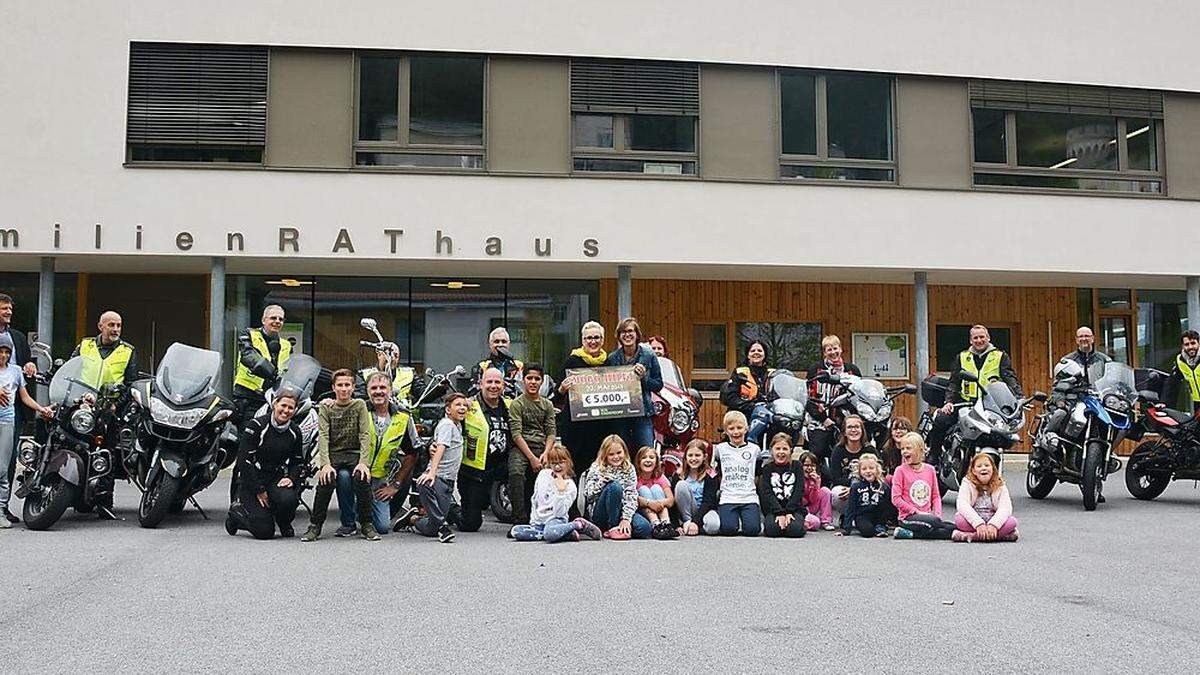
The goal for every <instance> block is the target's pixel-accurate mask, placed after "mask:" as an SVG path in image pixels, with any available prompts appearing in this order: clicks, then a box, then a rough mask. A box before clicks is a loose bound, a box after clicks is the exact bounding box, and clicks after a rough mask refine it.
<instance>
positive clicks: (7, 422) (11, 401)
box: [0, 333, 50, 528]
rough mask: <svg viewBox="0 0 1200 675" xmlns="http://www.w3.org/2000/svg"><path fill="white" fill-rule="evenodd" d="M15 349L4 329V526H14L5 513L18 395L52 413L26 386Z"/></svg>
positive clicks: (0, 381)
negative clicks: (13, 360)
mask: <svg viewBox="0 0 1200 675" xmlns="http://www.w3.org/2000/svg"><path fill="white" fill-rule="evenodd" d="M14 351H15V348H14V347H13V341H12V337H10V336H9V335H8V333H0V528H8V527H12V523H11V522H10V521H9V520H8V518H6V517H4V515H2V514H7V513H8V496H9V491H10V487H11V486H10V485H9V483H8V464H9V462H11V461H12V453H13V448H15V447H16V444H17V443H16V433H17V424H16V419H17V409H16V403H17V399H18V398H20V399H21V403H23V404H24V405H25V406H27V407H29V408H30V409H31V410H35V411H37V413H38V414H39V415H41V416H43V417H48V416H49V415H50V409H49V408H46V407H43V406H41V405H39V404H38V402H37V401H35V400H34V399H33V397H32V396H30V395H29V392H28V391H26V390H25V374H24V373H23V372H21V367H20V366H18V365H16V364H14V363H12V355H13V352H14ZM14 518H15V516H14Z"/></svg>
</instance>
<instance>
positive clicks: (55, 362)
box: [54, 359, 66, 368]
mask: <svg viewBox="0 0 1200 675" xmlns="http://www.w3.org/2000/svg"><path fill="white" fill-rule="evenodd" d="M64 363H66V361H63V360H62V359H54V367H55V368H59V367H61V366H62V364H64Z"/></svg>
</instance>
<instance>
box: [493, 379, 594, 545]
mask: <svg viewBox="0 0 1200 675" xmlns="http://www.w3.org/2000/svg"><path fill="white" fill-rule="evenodd" d="M545 372H546V371H545V370H543V369H542V367H541V366H539V365H538V364H536V363H531V364H529V365H527V366H525V370H524V371H523V373H524V375H523V377H522V378H521V384H522V386H523V387H524V388H525V391H524V393H522V394H521V395H520V396H518V397H517V398H516V399H515V400H513V402H512V403H511V404H510V405H509V406H508V419H509V422H510V423H511V425H512V441H513V445H515V446H516V449H517V451H516V452H510V453H508V498H509V500H511V501H512V515H513V524H514V525H528V524H529V495H531V494H533V481H534V478H535V476H536V475H537V472H538V471H541V470H542V459H541V458H542V454H543V453H544V452H545V451H546V448H549V447H550V446H552V445H553V444H554V439H555V436H556V435H557V433H558V430H557V429H556V428H555V419H554V416H555V410H554V405H553V404H551V403H550V400H549V399H547V398H546V397H545V396H542V380H543V379H544V378H545ZM584 468H586V467H584V466H583V465H582V464H580V465H578V468H577V469H576V470H575V471H576V473H579V474H582V473H583V469H584Z"/></svg>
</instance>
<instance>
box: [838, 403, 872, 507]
mask: <svg viewBox="0 0 1200 675" xmlns="http://www.w3.org/2000/svg"><path fill="white" fill-rule="evenodd" d="M865 430H866V425H864V424H863V421H862V418H861V417H859V416H858V415H847V416H846V419H845V420H843V421H842V442H841V443H839V444H838V445H837V446H836V447H835V448H834V449H833V453H832V454H831V455H830V456H829V476H828V478H829V489H830V491H831V492H832V493H833V510H834V511H837V512H838V513H844V512H845V511H846V505H847V504H848V503H849V501H848V500H849V499H850V482H851V481H852V480H853V479H854V478H855V476H856V474H857V468H858V458H859V457H861V456H862V455H863V453H867V452H875V448H874V447H873V446H871V445H870V444H869V443H868V442H867V441H866V440H865V434H866V431H865Z"/></svg>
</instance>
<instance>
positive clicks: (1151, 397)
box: [1125, 373, 1200, 500]
mask: <svg viewBox="0 0 1200 675" xmlns="http://www.w3.org/2000/svg"><path fill="white" fill-rule="evenodd" d="M1161 375H1163V376H1165V375H1166V374H1165V373H1161ZM1142 401H1143V406H1142V416H1141V423H1142V424H1143V425H1144V428H1145V430H1146V431H1147V432H1150V433H1154V434H1157V437H1156V438H1152V439H1149V440H1147V441H1145V442H1143V443H1141V444H1139V445H1138V446H1137V447H1136V448H1134V449H1133V453H1132V454H1130V455H1129V459H1128V460H1127V463H1126V466H1125V487H1126V489H1128V490H1129V494H1131V495H1133V496H1134V497H1135V498H1137V499H1146V500H1150V499H1154V498H1156V497H1158V496H1159V495H1161V494H1162V493H1163V490H1166V489H1167V485H1169V484H1170V483H1171V481H1173V480H1200V414H1191V413H1186V412H1183V411H1181V410H1172V409H1171V408H1168V407H1167V405H1166V404H1165V403H1162V402H1160V401H1159V400H1158V395H1157V394H1155V393H1154V392H1152V391H1145V392H1142Z"/></svg>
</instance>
